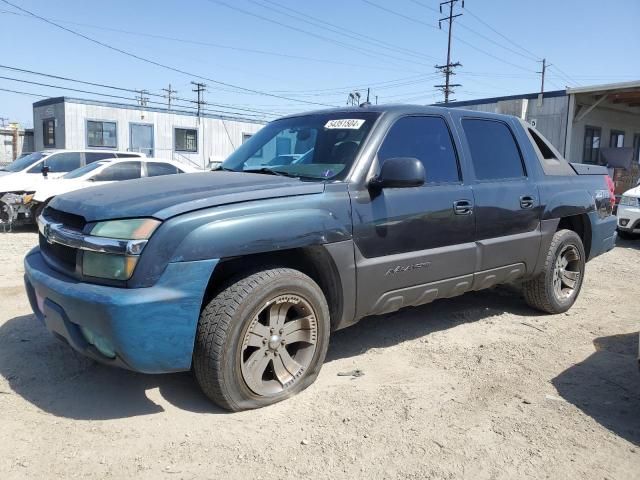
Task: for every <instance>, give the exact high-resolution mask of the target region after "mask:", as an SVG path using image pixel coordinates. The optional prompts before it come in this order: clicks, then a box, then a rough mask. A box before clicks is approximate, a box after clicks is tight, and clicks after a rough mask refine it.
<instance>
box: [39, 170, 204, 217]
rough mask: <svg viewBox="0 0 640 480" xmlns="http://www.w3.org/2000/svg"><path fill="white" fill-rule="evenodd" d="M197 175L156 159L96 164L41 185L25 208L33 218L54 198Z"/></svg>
mask: <svg viewBox="0 0 640 480" xmlns="http://www.w3.org/2000/svg"><path fill="white" fill-rule="evenodd" d="M197 171H201V170H197V169H195V168H193V167H190V166H188V165H184V164H181V163H178V162H174V161H170V160H160V159H157V158H139V159H132V158H126V159H124V158H121V159H115V160H98V161H97V162H93V163H89V164H88V165H85V166H84V167H80V168H78V169H76V170H74V171H72V172H69V173H67V174H66V175H64V176H62V177H60V178H57V179H52V180H49V181H48V182H42V183H41V185H40V186H38V188H37V189H36V191H35V192H34V193H33V195H32V200H31V202H30V203H28V204H27V207H30V208H31V210H32V218H36V217H37V216H38V215H39V214H40V213H42V210H43V209H44V207H45V206H46V205H47V204H48V203H49V201H51V199H52V198H54V197H55V196H56V195H61V194H63V193H68V192H73V191H76V190H80V189H83V188H89V187H96V186H99V185H105V184H107V183H111V182H118V181H122V180H135V179H138V178H145V177H159V176H162V175H175V174H178V173H193V172H197Z"/></svg>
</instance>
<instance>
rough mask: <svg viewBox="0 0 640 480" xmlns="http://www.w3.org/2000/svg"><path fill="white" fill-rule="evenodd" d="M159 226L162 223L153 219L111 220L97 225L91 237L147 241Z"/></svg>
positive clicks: (92, 230)
mask: <svg viewBox="0 0 640 480" xmlns="http://www.w3.org/2000/svg"><path fill="white" fill-rule="evenodd" d="M158 225H160V221H158V220H155V219H153V218H132V219H129V220H109V221H107V222H98V223H96V224H95V226H94V227H93V228H92V229H91V235H95V236H96V237H107V238H121V239H124V240H146V239H148V238H149V237H150V236H151V234H152V233H153V232H154V230H155V229H156V228H158Z"/></svg>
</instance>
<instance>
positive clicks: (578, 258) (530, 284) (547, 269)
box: [523, 230, 586, 313]
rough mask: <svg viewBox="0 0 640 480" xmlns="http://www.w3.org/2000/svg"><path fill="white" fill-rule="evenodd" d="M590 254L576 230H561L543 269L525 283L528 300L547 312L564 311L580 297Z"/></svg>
mask: <svg viewBox="0 0 640 480" xmlns="http://www.w3.org/2000/svg"><path fill="white" fill-rule="evenodd" d="M585 262H586V256H585V252H584V246H583V245H582V240H581V239H580V237H579V236H578V234H577V233H576V232H574V231H572V230H559V231H557V232H556V233H555V234H554V236H553V239H552V240H551V245H550V246H549V251H548V252H547V256H546V259H545V264H544V268H543V271H542V272H541V273H540V274H539V275H538V276H536V277H535V278H533V279H531V280H529V281H527V282H525V283H524V284H523V293H524V298H525V300H526V302H527V303H528V304H529V305H530V306H531V307H533V308H536V309H538V310H542V311H543V312H546V313H562V312H566V311H567V310H569V309H570V308H571V306H572V305H573V304H574V303H575V301H576V299H577V298H578V294H579V293H580V288H581V287H582V281H583V279H584V270H585Z"/></svg>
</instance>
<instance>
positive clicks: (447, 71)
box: [434, 0, 464, 103]
mask: <svg viewBox="0 0 640 480" xmlns="http://www.w3.org/2000/svg"><path fill="white" fill-rule="evenodd" d="M457 2H458V0H447V1H446V2H440V13H442V6H443V5H449V16H447V17H443V18H441V19H440V20H438V26H439V27H440V29H442V22H443V21H445V20H447V21H448V22H449V41H448V42H447V63H446V64H445V65H436V68H437V69H438V70H440V71H441V72H443V73H444V78H445V80H444V85H434V87H436V88H440V89H442V92H443V93H444V103H449V96H450V95H451V94H452V93H453V87H460V86H461V85H460V84H459V83H451V75H455V72H454V69H455V68H456V67H461V66H462V64H461V63H460V62H455V63H451V30H452V27H453V19H454V18H456V17H460V16H462V14H461V13H458V14H456V15H454V14H453V6H454V5H455V4H456V3H457ZM462 7H463V8H464V0H462Z"/></svg>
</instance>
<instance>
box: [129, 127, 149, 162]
mask: <svg viewBox="0 0 640 480" xmlns="http://www.w3.org/2000/svg"><path fill="white" fill-rule="evenodd" d="M129 151H131V152H141V153H145V154H146V155H147V157H153V125H147V124H145V123H131V124H130V125H129Z"/></svg>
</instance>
